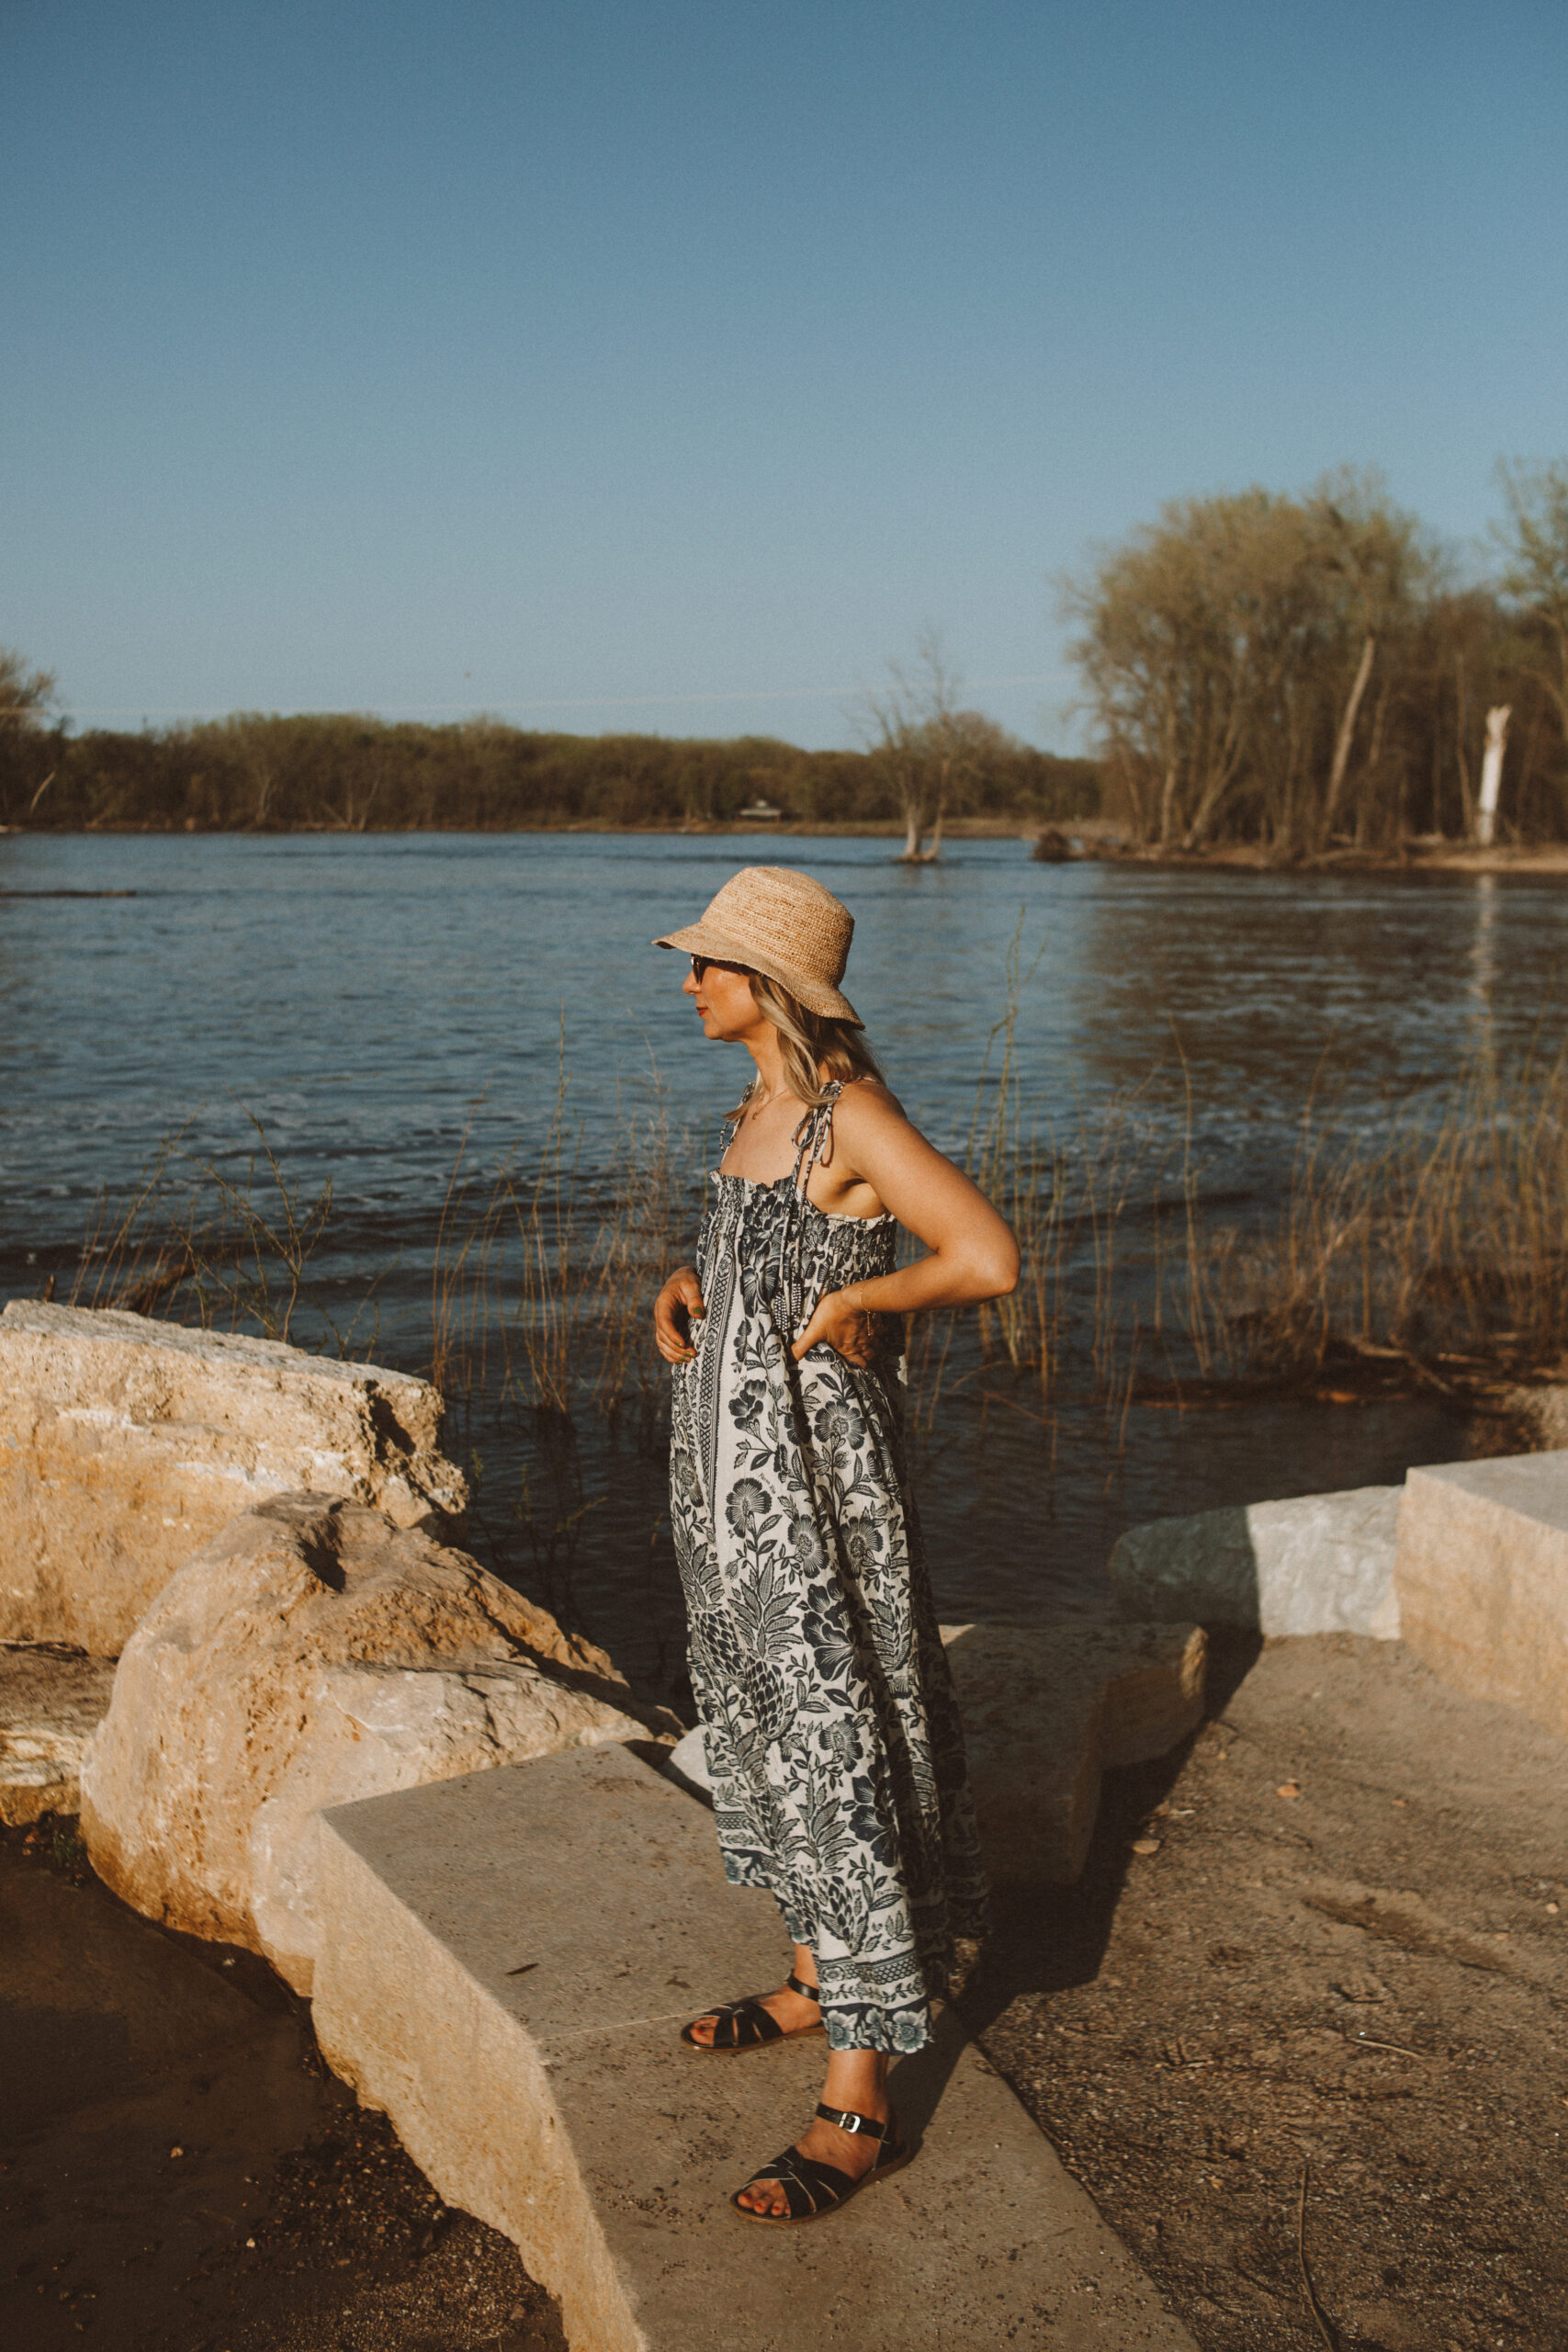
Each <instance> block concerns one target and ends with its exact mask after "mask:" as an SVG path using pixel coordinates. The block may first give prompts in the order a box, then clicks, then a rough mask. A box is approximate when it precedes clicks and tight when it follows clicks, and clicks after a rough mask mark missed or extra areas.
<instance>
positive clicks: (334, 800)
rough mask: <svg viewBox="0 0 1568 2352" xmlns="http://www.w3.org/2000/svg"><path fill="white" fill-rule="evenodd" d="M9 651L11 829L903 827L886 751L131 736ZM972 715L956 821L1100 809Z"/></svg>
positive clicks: (3, 772) (480, 739) (1042, 757)
mask: <svg viewBox="0 0 1568 2352" xmlns="http://www.w3.org/2000/svg"><path fill="white" fill-rule="evenodd" d="M6 658H7V657H5V656H3V655H0V663H3V662H4V661H5V660H6ZM8 658H9V659H10V662H11V669H10V672H9V673H6V675H8V676H9V677H11V679H12V681H13V683H15V684H17V685H18V686H19V687H20V686H26V687H28V689H29V692H30V695H31V699H30V701H29V702H28V703H27V704H26V705H25V706H18V707H17V708H16V709H14V710H12V709H10V708H9V707H7V706H6V703H5V701H4V683H3V681H0V721H3V720H5V719H6V718H9V721H10V723H8V724H5V723H0V824H5V825H20V826H27V827H50V828H52V829H55V830H59V831H82V830H92V829H95V828H98V827H109V828H113V827H117V826H124V827H139V828H146V829H149V830H152V831H182V830H183V831H192V832H207V831H225V832H230V831H294V830H297V829H301V828H321V829H325V830H331V831H355V832H362V831H415V830H417V831H429V830H439V829H449V830H453V831H525V830H527V829H528V828H530V827H552V826H561V825H602V826H608V827H622V826H624V827H635V826H638V825H649V826H681V825H685V824H705V823H716V824H723V823H726V822H728V821H731V820H734V819H736V818H737V817H739V814H740V812H741V810H742V809H746V808H747V807H749V806H750V805H752V804H754V803H756V802H757V801H759V800H765V801H768V802H770V803H771V804H772V805H773V806H774V807H775V808H777V809H780V810H781V811H782V812H783V814H784V816H785V817H788V818H795V819H797V820H802V821H805V822H807V823H817V824H872V823H882V822H886V821H890V820H897V821H900V822H901V821H903V819H904V815H905V796H906V790H907V785H908V773H907V771H908V758H906V760H905V762H904V764H903V765H902V766H900V764H899V763H898V762H897V760H896V759H894V758H893V757H891V756H890V755H889V754H888V752H887V751H886V747H885V746H881V745H878V746H876V747H874V748H873V749H872V750H870V751H867V752H803V751H800V750H798V749H797V748H796V747H795V745H794V744H791V743H781V742H775V741H773V740H772V739H771V738H769V737H766V736H743V737H740V738H739V739H738V740H736V741H713V740H708V739H703V738H699V739H695V740H693V741H680V740H677V739H673V738H669V737H665V736H660V735H598V736H591V735H547V734H533V733H528V732H525V730H523V729H519V728H515V727H507V726H503V725H502V724H500V723H499V722H498V721H496V720H492V719H475V720H472V721H469V722H468V723H466V724H464V725H462V726H450V727H423V726H412V725H388V724H385V723H383V722H382V721H380V720H378V719H375V718H355V717H323V718H266V717H263V716H261V715H260V714H257V713H246V714H243V715H240V716H236V717H234V718H224V719H220V720H216V721H213V722H210V723H208V724H204V725H200V726H189V727H168V728H158V729H147V730H145V731H143V732H141V733H139V734H126V733H107V732H102V731H95V732H93V733H88V734H82V735H71V734H68V733H67V732H66V731H65V729H64V726H63V725H62V724H60V723H57V724H55V725H53V726H51V725H49V724H48V723H47V708H46V704H47V698H48V694H49V690H50V688H51V684H52V682H51V680H50V679H49V678H48V676H47V675H46V674H45V673H38V672H34V673H30V675H29V673H28V672H27V671H26V670H25V667H24V665H23V664H22V662H21V661H20V658H19V657H17V656H12V657H8ZM969 722H970V723H969V756H968V757H967V759H966V761H965V763H964V764H963V768H962V773H961V774H953V775H951V776H950V777H949V778H948V779H947V784H946V789H945V801H944V805H945V809H946V813H947V814H948V815H949V816H953V815H955V814H969V815H974V816H977V817H990V818H997V819H1004V820H1016V821H1017V822H1018V823H1019V824H1021V825H1023V826H1027V825H1032V824H1036V823H1049V822H1053V821H1056V822H1059V821H1061V820H1064V819H1066V818H1071V817H1086V816H1093V815H1094V814H1095V812H1096V811H1097V809H1098V808H1099V805H1100V795H1099V785H1098V777H1097V773H1096V770H1095V767H1094V765H1093V763H1092V762H1090V761H1088V760H1072V759H1057V758H1055V757H1054V756H1053V755H1052V754H1051V753H1049V752H1039V751H1035V750H1034V749H1033V748H1032V746H1031V745H1029V744H1026V743H1021V742H1020V741H1017V739H1016V738H1014V737H1012V736H1010V735H1008V734H1006V733H1005V732H1004V731H1003V730H1002V729H1000V728H998V727H997V726H995V725H994V724H993V723H992V722H991V721H989V720H987V719H984V718H979V717H978V716H977V715H976V714H970V715H969ZM938 748H939V749H940V747H938ZM934 755H935V754H934V753H933V756H934ZM949 764H950V766H951V764H952V763H949Z"/></svg>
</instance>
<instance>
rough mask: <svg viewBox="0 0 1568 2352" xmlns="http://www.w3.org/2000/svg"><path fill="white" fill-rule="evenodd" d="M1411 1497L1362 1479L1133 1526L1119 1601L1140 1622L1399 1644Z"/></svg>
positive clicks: (1121, 1549) (1118, 1581)
mask: <svg viewBox="0 0 1568 2352" xmlns="http://www.w3.org/2000/svg"><path fill="white" fill-rule="evenodd" d="M1399 1498H1400V1489H1399V1487H1349V1488H1348V1489H1346V1490H1345V1491H1344V1492H1343V1493H1340V1494H1331V1495H1298V1496H1294V1497H1292V1498H1291V1499H1290V1500H1288V1501H1285V1502H1273V1503H1248V1504H1247V1506H1246V1507H1245V1509H1236V1510H1204V1511H1199V1512H1197V1513H1196V1514H1195V1515H1194V1516H1193V1517H1191V1518H1190V1519H1156V1520H1154V1521H1151V1522H1150V1523H1149V1525H1148V1526H1146V1527H1132V1528H1129V1529H1128V1531H1127V1532H1126V1534H1125V1535H1123V1536H1122V1539H1121V1541H1120V1543H1119V1544H1117V1545H1116V1547H1115V1549H1114V1551H1113V1552H1112V1553H1111V1563H1110V1567H1111V1585H1112V1587H1113V1589H1114V1590H1115V1594H1116V1600H1117V1605H1118V1607H1119V1608H1120V1609H1121V1611H1122V1613H1123V1615H1125V1616H1127V1617H1130V1618H1140V1619H1164V1618H1175V1619H1185V1618H1192V1619H1196V1621H1197V1622H1198V1623H1199V1624H1201V1625H1245V1626H1249V1627H1251V1628H1253V1629H1255V1630H1256V1631H1257V1632H1258V1633H1261V1634H1371V1635H1373V1636H1375V1637H1377V1638H1379V1639H1382V1640H1383V1641H1397V1640H1398V1638H1399V1602H1398V1600H1397V1598H1396V1596H1395V1594H1394V1589H1393V1555H1394V1544H1395V1538H1396V1533H1397V1530H1398V1525H1399Z"/></svg>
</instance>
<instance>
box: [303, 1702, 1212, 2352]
mask: <svg viewBox="0 0 1568 2352" xmlns="http://www.w3.org/2000/svg"><path fill="white" fill-rule="evenodd" d="M318 1900H319V1902H320V1905H321V1916H322V1917H323V1920H324V1921H325V1923H326V1925H327V1933H326V1935H325V1938H324V1939H323V1958H322V1959H321V1962H320V1963H319V1965H318V1971H317V1979H316V1996H315V2018H316V2029H317V2032H318V2035H319V2037H320V2039H321V2046H322V2048H323V2050H324V2051H325V2052H326V2054H327V2056H328V2059H329V2061H330V2063H331V2064H333V2066H334V2067H335V2068H336V2069H337V2070H338V2072H339V2073H340V2074H342V2075H344V2077H345V2078H346V2079H347V2080H349V2081H350V2082H352V2083H354V2084H355V2086H356V2087H357V2088H358V2090H359V2093H360V2096H361V2098H363V2099H365V2100H366V2101H367V2103H368V2104H370V2105H373V2106H377V2107H381V2108H384V2109H386V2110H387V2111H388V2112H389V2115H390V2117H391V2119H392V2121H393V2123H394V2125H395V2126H396V2128H397V2130H398V2132H399V2134H400V2137H401V2139H402V2140H403V2142H404V2144H405V2145H406V2146H407V2147H408V2149H409V2151H410V2154H412V2156H413V2157H414V2159H415V2161H416V2162H417V2163H418V2164H419V2165H421V2166H422V2167H423V2170H424V2171H425V2172H426V2173H427V2174H428V2176H429V2177H430V2179H431V2180H432V2182H433V2183H434V2186H435V2187H436V2188H438V2189H439V2190H440V2191H441V2193H442V2195H443V2196H445V2197H446V2198H447V2199H449V2200H451V2201H452V2202H455V2203H457V2204H459V2205H462V2206H464V2207H466V2208H467V2210H468V2211H470V2212H474V2213H477V2214H478V2215H479V2217H480V2218H481V2219H483V2220H485V2221H487V2222H490V2223H491V2225H492V2226H493V2227H495V2228H497V2229H500V2230H502V2231H504V2232H505V2233H506V2234H507V2235H508V2236H510V2237H511V2238H513V2240H514V2241H515V2243H516V2244H517V2245H518V2246H519V2248H520V2249H521V2251H522V2254H523V2257H524V2260H525V2262H526V2264H527V2265H528V2267H529V2269H530V2270H531V2271H532V2272H533V2274H534V2275H535V2276H536V2278H539V2279H541V2280H542V2281H543V2282H544V2283H545V2284H546V2285H547V2286H548V2287H549V2288H550V2289H551V2290H552V2291H553V2292H554V2293H555V2294H557V2295H558V2296H559V2298H560V2301H561V2305H562V2310H563V2313H564V2316H565V2320H566V2325H567V2330H568V2335H569V2337H570V2342H571V2344H572V2346H574V2352H797V2347H798V2346H799V2345H800V2344H801V2343H802V2342H807V2341H809V2342H814V2343H818V2344H824V2345H829V2346H833V2345H838V2346H844V2347H846V2348H847V2347H849V2346H854V2347H855V2352H938V2347H939V2346H940V2347H942V2352H968V2348H969V2347H971V2346H973V2347H975V2352H979V2347H981V2346H985V2347H987V2352H988V2348H989V2347H991V2346H1004V2345H1005V2346H1014V2347H1016V2352H1193V2346H1192V2339H1191V2337H1190V2335H1188V2333H1187V2331H1186V2330H1185V2328H1184V2327H1182V2326H1181V2324H1180V2323H1179V2321H1177V2320H1175V2319H1173V2318H1172V2317H1171V2316H1170V2315H1169V2314H1168V2312H1166V2311H1165V2310H1164V2309H1163V2307H1162V2305H1161V2303H1160V2301H1159V2298H1158V2296H1157V2295H1156V2292H1155V2290H1154V2289H1153V2287H1152V2286H1151V2284H1150V2283H1149V2281H1148V2279H1147V2278H1145V2275H1144V2273H1143V2272H1142V2270H1141V2269H1140V2268H1139V2267H1138V2266H1137V2264H1136V2263H1135V2262H1134V2260H1133V2258H1132V2256H1130V2255H1129V2254H1128V2253H1127V2251H1126V2249H1125V2248H1124V2247H1123V2246H1122V2245H1121V2244H1120V2242H1119V2241H1118V2240H1117V2239H1116V2238H1115V2237H1114V2236H1113V2234H1112V2233H1111V2231H1110V2230H1109V2229H1108V2228H1107V2227H1106V2225H1105V2223H1104V2222H1103V2221H1102V2220H1101V2218H1100V2214H1099V2212H1098V2211H1096V2209H1095V2207H1094V2205H1093V2204H1092V2203H1091V2202H1090V2200H1089V2198H1088V2196H1087V2195H1086V2194H1085V2192H1084V2191H1083V2190H1082V2189H1081V2188H1078V2186H1077V2184H1076V2182H1074V2181H1073V2180H1071V2179H1070V2178H1069V2177H1068V2176H1067V2175H1066V2172H1065V2171H1064V2170H1063V2168H1062V2166H1061V2165H1060V2163H1059V2162H1058V2161H1057V2158H1056V2156H1055V2153H1054V2152H1053V2150H1052V2149H1051V2147H1050V2145H1049V2143H1047V2142H1046V2141H1045V2140H1044V2139H1043V2137H1042V2135H1041V2134H1040V2132H1039V2131H1037V2130H1036V2129H1035V2127H1034V2125H1033V2123H1032V2121H1031V2120H1030V2119H1029V2117H1028V2116H1027V2115H1026V2114H1025V2113H1024V2111H1023V2109H1022V2108H1021V2106H1020V2105H1019V2104H1018V2102H1017V2100H1016V2099H1015V2098H1013V2096H1012V2094H1011V2092H1010V2090H1009V2089H1008V2088H1007V2086H1006V2085H1005V2084H1004V2083H1003V2082H1002V2081H1001V2080H1000V2078H999V2077H998V2075H995V2074H994V2073H993V2072H992V2071H991V2070H990V2068H989V2067H988V2066H987V2064H986V2062H985V2061H984V2059H983V2058H982V2057H981V2056H980V2054H979V2053H978V2052H977V2051H976V2050H975V2048H974V2047H973V2045H972V2044H970V2043H969V2042H968V2041H966V2040H965V2038H964V2034H963V2032H962V2030H961V2029H960V2027H959V2025H958V2022H957V2020H956V2018H954V2017H953V2016H952V2015H951V2014H950V2015H948V2016H946V2017H944V2018H943V2020H942V2028H941V2030H940V2032H939V2034H938V2036H937V2037H936V2039H935V2040H934V2041H933V2043H932V2044H931V2048H930V2049H928V2050H927V2051H924V2052H921V2053H920V2054H919V2056H918V2057H916V2058H912V2059H907V2060H905V2061H904V2062H902V2064H899V2065H898V2066H897V2068H896V2070H895V2075H894V2098H895V2101H896V2104H897V2109H898V2112H899V2114H900V2116H901V2118H902V2120H904V2122H905V2125H906V2128H907V2129H909V2130H911V2131H915V2132H917V2133H918V2134H919V2143H920V2153H919V2157H918V2159H917V2161H916V2162H915V2163H914V2164H913V2165H910V2166H909V2167H908V2170H907V2171H906V2172H904V2173H901V2174H899V2175H898V2176H897V2177H896V2178H894V2179H893V2180H890V2181H889V2182H887V2183H886V2185H885V2186H884V2187H881V2188H876V2189H874V2190H873V2191H871V2192H870V2193H868V2194H867V2195H866V2196H865V2197H864V2198H863V2199H861V2200H859V2201H858V2202H857V2203H856V2204H855V2206H854V2207H853V2208H852V2210H851V2211H848V2212H846V2213H844V2214H842V2215H840V2216H838V2217H836V2218H834V2219H832V2220H830V2221H829V2222H825V2223H824V2224H823V2225H822V2226H821V2227H820V2228H809V2229H805V2230H801V2231H798V2232H789V2231H776V2230H764V2229H760V2228H758V2227H757V2226H756V2225H755V2224H753V2223H749V2222H743V2221H741V2220H740V2219H739V2216H737V2215H735V2214H733V2213H731V2212H730V2211H728V2208H727V2206H726V2203H725V2199H726V2197H727V2196H728V2192H729V2191H730V2190H731V2189H733V2188H737V2187H738V2186H739V2183H740V2182H741V2181H742V2180H744V2179H745V2178H746V2177H747V2176H748V2174H749V2173H750V2170H751V2169H753V2168H754V2166H755V2165H757V2164H759V2163H760V2162H762V2161H764V2160H765V2159H766V2158H767V2157H769V2156H771V2155H773V2154H775V2153H776V2152H777V2151H778V2150H779V2149H780V2148H782V2147H784V2146H785V2145H787V2144H788V2143H789V2142H790V2141H791V2140H792V2139H794V2138H795V2135H796V2133H797V2132H798V2131H800V2130H801V2129H802V2128H803V2126H804V2124H805V2122H806V2120H807V2118H808V2116H809V2114H810V2110H811V2108H812V2106H813V2104H814V2103H815V2101H816V2098H818V2093H819V2086H820V2079H821V2067H822V2063H823V2045H822V2044H821V2043H820V2042H806V2043H801V2044H795V2045H791V2044H785V2045H783V2046H781V2047H778V2048H775V2049H772V2050H769V2051H767V2052H762V2053H759V2054H758V2055H756V2056H754V2057H750V2058H744V2057H743V2058H739V2059H735V2060H725V2059H722V2058H720V2059H708V2058H704V2057H701V2056H699V2055H698V2054H696V2053H695V2052H691V2051H688V2050H685V2049H683V2048H682V2046H681V2044H680V2042H679V2041H678V2039H677V2030H678V2028H679V2026H680V2025H681V2023H682V2021H683V2020H684V2019H685V2018H689V2017H691V2016H693V2015H694V2014H695V2013H696V2012H697V2011H698V2010H700V2008H701V2007H702V2006H703V2005H704V2003H705V2002H710V2001H713V2000H716V1999H725V1998H733V1997H735V1996H738V1995H739V1994H742V1993H746V1992H750V1991H761V1990H764V1989H765V1988H766V1987H767V1986H768V1985H771V1984H773V1983H776V1982H777V1980H778V1977H779V1973H780V1963H781V1960H782V1959H783V1957H784V1943H783V1935H782V1929H781V1928H780V1925H779V1920H778V1915H777V1912H776V1910H775V1908H774V1905H773V1903H772V1901H771V1900H770V1899H769V1898H768V1897H767V1896H765V1895H761V1894H755V1893H751V1892H749V1891H744V1890H739V1889H736V1888H732V1887H728V1886H727V1885H726V1883H725V1881H724V1877H723V1873H722V1871H721V1869H720V1866H719V1862H718V1857H717V1851H716V1844H715V1840H714V1835H713V1822H712V1818H711V1815H708V1814H707V1813H706V1812H705V1810H704V1809H703V1808H702V1806H700V1805H699V1804H696V1803H694V1801H693V1799H692V1798H691V1797H690V1796H689V1795H687V1794H686V1793H685V1792H683V1791H682V1790H681V1789H679V1788H678V1787H676V1786H675V1785H674V1784H673V1783H672V1782H671V1781H667V1780H665V1779H664V1778H662V1777H661V1776H660V1774H659V1773H658V1772H656V1771H655V1770H652V1769H651V1767H650V1766H649V1765H648V1764H646V1763H645V1762H643V1761H642V1760H641V1759H640V1758H638V1757H637V1755H635V1754H634V1753H632V1752H631V1751H629V1750H628V1749H626V1748H621V1747H605V1748H601V1749H596V1750H593V1751H592V1752H587V1751H578V1752H575V1753H568V1754H564V1755H560V1756H555V1757H547V1758H541V1759H540V1760H538V1761H537V1762H534V1763H529V1764H526V1765H523V1766H519V1767H506V1768H502V1770H495V1771H490V1772H484V1773H478V1774H475V1775H473V1776H471V1777H469V1778H468V1779H464V1780H457V1781H445V1782H442V1783H440V1784H438V1785H435V1786H432V1787H428V1788H423V1789H417V1790H410V1791H406V1792H401V1793H400V1794H398V1795H394V1796H389V1797H378V1798H372V1799H370V1800H368V1801H367V1802H366V1803H363V1804H355V1805H347V1806H340V1807H337V1808H334V1809H333V1811H332V1812H330V1813H328V1814H325V1815H322V1836H321V1867H320V1878H319V1882H318Z"/></svg>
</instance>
